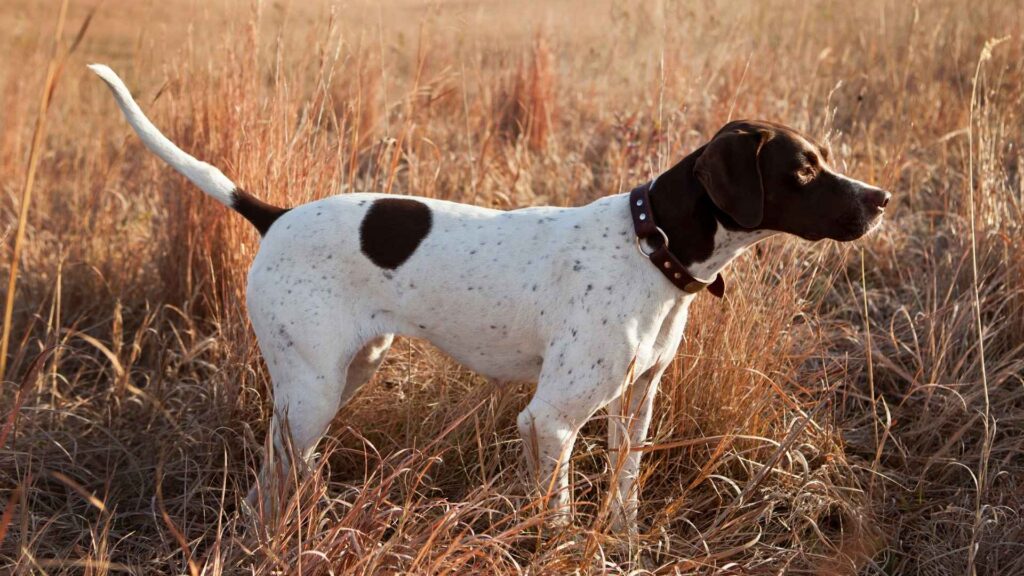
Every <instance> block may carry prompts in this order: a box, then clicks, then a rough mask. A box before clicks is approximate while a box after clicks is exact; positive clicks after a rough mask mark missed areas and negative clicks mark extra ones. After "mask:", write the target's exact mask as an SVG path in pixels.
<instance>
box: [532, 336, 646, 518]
mask: <svg viewBox="0 0 1024 576" xmlns="http://www.w3.org/2000/svg"><path fill="white" fill-rule="evenodd" d="M573 344H574V343H573V342H571V341H570V342H568V343H566V344H562V345H556V346H554V347H553V349H552V350H551V351H549V353H548V354H547V355H546V357H545V361H544V368H543V369H542V371H541V377H540V380H539V381H538V383H537V392H536V393H535V394H534V396H533V398H532V399H531V400H530V404H529V405H528V406H527V407H526V409H525V410H523V411H522V412H520V413H519V418H518V425H519V433H520V435H521V436H522V438H523V453H524V456H525V458H526V461H527V466H529V468H530V470H531V471H532V472H533V474H532V477H533V480H534V481H535V482H536V485H537V488H539V490H540V493H541V494H542V495H544V496H545V497H546V498H547V505H548V508H549V509H550V510H551V512H552V515H551V516H550V522H549V523H550V524H553V525H564V524H567V523H568V522H569V520H570V519H571V514H570V503H571V493H570V486H569V459H570V456H571V455H572V448H573V445H574V444H575V443H576V437H577V436H578V434H579V430H580V428H581V427H582V426H583V424H585V423H586V422H587V420H589V419H590V417H591V416H593V415H594V413H595V412H597V411H598V410H600V409H601V408H603V407H604V406H605V405H607V404H608V402H609V401H611V399H612V398H615V397H616V396H618V395H619V394H620V393H621V389H622V386H623V383H624V381H625V378H626V372H627V371H628V364H629V359H628V358H621V359H618V360H616V359H614V358H612V357H611V356H607V357H604V358H599V359H598V360H595V359H594V354H593V350H586V348H584V347H582V346H575V347H574V346H573ZM620 348H621V349H622V350H629V349H630V348H629V347H628V346H621V347H620ZM588 367H589V368H588Z"/></svg>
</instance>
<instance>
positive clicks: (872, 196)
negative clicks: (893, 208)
mask: <svg viewBox="0 0 1024 576" xmlns="http://www.w3.org/2000/svg"><path fill="white" fill-rule="evenodd" d="M864 199H865V201H866V202H867V204H869V205H870V206H873V207H875V208H877V209H879V210H883V209H885V207H886V206H888V205H889V200H891V199H892V194H891V193H889V192H886V191H885V190H881V189H879V188H868V189H867V190H865V192H864Z"/></svg>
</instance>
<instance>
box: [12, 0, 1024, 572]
mask: <svg viewBox="0 0 1024 576" xmlns="http://www.w3.org/2000/svg"><path fill="white" fill-rule="evenodd" d="M57 6H58V3H57V2H51V1H49V0H47V1H45V2H44V1H41V0H40V1H36V0H14V1H9V2H6V3H4V4H3V7H2V8H0V27H2V29H3V30H4V34H2V35H0V103H2V106H0V190H2V193H3V194H2V197H0V235H2V238H3V242H4V247H5V252H4V254H3V255H2V257H0V272H2V274H0V278H3V279H4V280H6V279H7V278H8V273H9V272H10V269H9V264H10V261H11V253H10V250H11V246H12V243H13V239H14V231H15V226H16V223H17V220H18V213H19V211H20V209H21V204H20V202H21V199H20V198H21V196H20V192H21V187H22V183H23V182H24V180H25V171H26V168H27V159H28V151H29V149H30V145H31V140H32V133H33V127H34V125H35V122H36V118H37V115H36V110H37V109H38V106H39V94H40V93H41V91H42V86H43V83H44V80H45V75H46V70H47V65H48V62H49V58H50V43H51V39H52V37H53V27H54V23H55V20H56V12H57V10H56V8H57ZM627 6H628V7H627ZM90 8H91V5H86V3H85V2H84V1H76V2H72V5H71V11H70V13H69V15H68V25H67V26H68V30H76V29H77V28H78V26H80V24H81V22H82V20H83V19H84V17H85V15H86V13H87V12H88V10H89V9H90ZM1022 18H1024V16H1022V13H1021V11H1020V10H1019V7H1016V6H1014V3H1013V2H1001V1H997V0H988V1H971V0H935V1H929V2H923V3H921V4H919V5H914V4H910V3H905V2H893V1H887V0H867V1H865V2H859V3H839V2H827V1H815V2H806V3H803V2H793V1H782V0H770V1H765V2H725V1H724V0H722V1H719V2H714V1H710V0H709V1H697V2H692V3H681V2H667V1H666V2H657V3H655V2H651V3H642V4H636V5H632V4H628V5H627V4H626V3H619V2H609V3H593V2H583V1H580V0H569V1H564V2H557V3H539V2H538V3H536V4H535V5H533V6H532V7H524V6H520V3H490V2H476V1H470V2H460V3H441V4H436V3H425V2H412V1H404V0H392V1H389V2H385V3H384V4H383V5H381V6H378V5H377V4H375V3H365V2H350V3H340V4H338V5H335V6H333V7H332V5H330V4H328V3H326V2H324V3H322V4H321V3H315V2H310V3H305V2H274V3H262V4H261V3H258V2H257V3H252V4H250V3H246V2H227V1H225V2H215V3H205V2H194V1H193V2H190V1H186V0H173V1H167V2H131V1H129V0H108V1H107V2H105V3H104V4H103V6H102V7H101V9H100V11H99V12H98V13H97V15H96V17H95V19H94V21H93V23H92V27H91V29H90V30H89V31H88V34H87V35H86V37H85V38H84V40H83V42H82V44H81V45H80V46H79V48H78V51H77V52H76V53H75V54H74V55H72V57H71V58H70V60H69V61H68V64H67V66H66V68H65V69H64V74H63V76H62V77H61V78H60V80H59V82H58V85H57V87H56V91H55V92H54V94H53V100H52V103H51V106H50V111H49V117H48V123H47V133H46V137H45V140H44V141H43V146H42V154H41V156H40V157H39V169H38V174H37V176H36V183H35V197H34V199H33V200H32V205H31V206H30V211H29V213H28V219H27V227H26V229H25V241H24V245H23V249H22V253H21V256H20V264H21V266H20V272H19V276H18V291H17V297H16V300H15V309H14V324H13V331H12V340H11V349H10V353H9V357H8V371H7V379H8V381H6V382H4V383H3V388H2V390H0V417H2V418H3V420H2V424H0V425H2V428H0V502H3V503H5V504H4V506H5V507H4V511H3V514H2V515H0V570H3V571H12V572H14V573H48V574H58V573H86V574H107V573H117V572H130V573H136V574H148V573H172V572H173V573H192V574H199V573H202V574H218V573H243V572H244V573H259V574H264V573H297V572H300V571H301V572H303V573H310V574H326V573H330V572H331V571H332V570H333V572H334V573H336V574H337V573H364V574H377V573H389V572H413V573H441V572H446V573H447V572H456V571H457V572H462V573H472V574H476V573H522V572H529V573H532V574H549V573H552V574H553V573H572V572H604V571H608V572H620V571H621V572H627V571H629V570H633V569H636V568H637V567H638V566H645V567H647V568H650V569H652V570H655V571H657V572H659V573H701V574H713V573H729V572H731V573H794V574H795V573H811V574H835V573H840V574H854V573H863V574H968V573H971V572H972V571H973V572H974V573H977V574H1020V573H1022V572H1024V554H1022V542H1024V484H1022V482H1024V456H1022V449H1024V231H1022V225H1024V195H1022V168H1024V153H1022V150H1024V43H1022V29H1021V28H1022ZM1005 35H1011V37H1010V39H1009V40H1008V41H1006V42H1004V43H1003V44H1001V45H999V46H997V47H995V48H994V49H993V51H992V55H991V59H989V60H987V61H984V62H981V63H980V65H979V58H980V56H981V53H982V48H983V46H984V45H985V43H986V41H987V40H989V39H990V38H996V37H1003V36H1005ZM64 42H65V43H66V44H67V43H70V42H71V38H65V40H64ZM91 61H102V62H107V63H110V64H111V65H112V66H113V67H114V68H115V69H117V70H118V71H119V72H120V73H122V75H123V76H124V77H125V78H126V80H127V81H128V83H129V85H131V86H132V87H133V89H134V90H135V92H136V95H137V96H138V97H139V99H140V100H141V101H142V102H143V104H144V107H145V108H146V109H147V110H148V111H149V112H150V113H151V115H152V117H153V118H154V120H155V122H156V123H157V124H158V125H160V126H161V127H162V128H163V129H164V130H165V132H166V133H167V134H168V135H169V136H170V137H171V138H172V139H173V140H175V141H177V142H179V143H181V145H182V147H183V148H185V149H186V150H190V151H193V152H195V153H196V154H197V155H199V156H200V157H203V158H205V159H207V160H209V161H211V162H212V163H214V164H216V165H218V166H221V167H222V168H224V170H225V172H226V173H227V174H229V175H230V176H231V177H232V178H233V179H235V180H236V181H238V182H240V183H241V184H242V185H244V186H245V187H246V188H247V189H248V190H250V191H252V192H254V193H256V194H257V195H259V196H261V197H263V198H265V199H267V200H269V201H271V202H275V203H280V204H291V205H293V204H297V203H300V202H304V201H307V200H310V199H313V198H319V197H322V196H326V195H330V194H337V193H346V192H350V191H356V190H385V191H391V192H396V193H410V194H418V195H425V196H433V197H443V198H450V199H454V200H459V201H466V202H473V203H476V204H480V205H487V206H496V207H502V208H505V207H514V206H524V205H532V204H558V205H576V204H582V203H584V202H587V201H589V200H592V199H594V198H597V197H599V196H602V195H606V194H610V193H616V192H620V191H623V190H626V189H628V188H629V187H630V186H631V185H634V184H636V183H639V182H642V181H644V180H645V179H647V178H648V177H649V176H650V175H651V174H653V173H655V172H657V171H659V170H661V169H664V168H667V167H668V166H669V165H671V164H672V163H673V162H674V161H676V160H678V159H679V158H681V157H682V156H683V155H684V154H685V153H687V152H688V151H690V150H692V149H693V148H694V147H695V146H697V145H698V144H700V143H701V142H702V141H703V140H704V139H705V138H707V137H708V136H709V135H710V134H711V133H712V132H713V131H714V130H715V129H716V128H717V127H718V126H719V125H721V124H722V123H724V122H725V121H726V120H727V119H729V118H735V117H744V116H745V117H762V118H769V119H775V120H779V121H783V122H786V123H789V124H792V125H795V126H797V127H799V128H801V129H804V130H806V131H808V132H810V133H812V134H814V135H816V136H819V137H822V138H824V139H827V140H828V141H829V142H830V143H831V146H832V148H833V151H834V153H835V155H836V156H837V157H838V158H839V159H840V162H841V164H842V165H843V166H844V167H845V168H846V170H847V171H848V172H850V173H852V174H853V175H855V176H857V177H860V178H862V179H865V180H870V181H875V182H879V183H881V184H882V185H884V186H886V187H888V188H890V189H892V190H893V191H894V192H895V193H896V198H895V202H894V206H893V209H892V210H891V216H890V217H889V219H888V222H887V224H886V225H885V226H884V228H883V229H882V230H881V231H880V232H878V233H876V234H874V235H872V236H871V237H869V238H866V239H864V240H862V241H860V242H858V243H856V244H853V245H843V246H840V245H836V244H829V243H821V244H815V245H810V244H806V243H802V242H799V241H796V240H790V239H775V240H772V241H771V242H770V243H768V244H767V245H764V246H761V247H759V248H758V249H757V250H756V251H754V253H752V254H750V255H749V256H747V257H744V258H742V259H741V261H740V262H738V263H737V264H735V265H734V266H733V267H732V269H731V271H730V273H729V274H728V281H729V285H730V290H729V296H728V298H727V299H726V300H725V301H724V302H719V301H713V300H712V299H709V298H703V297H702V298H698V303H697V305H696V306H695V309H694V310H693V311H692V314H691V325H690V326H689V328H688V335H689V337H688V339H687V341H686V343H685V344H684V346H683V348H682V349H681V351H680V355H679V358H678V360H677V362H676V364H675V366H674V367H673V369H671V370H670V372H669V373H668V374H667V376H666V379H665V382H664V385H663V390H662V393H661V395H660V398H659V403H658V409H657V413H656V417H655V424H654V426H653V438H652V441H651V444H650V446H649V447H648V448H647V450H648V453H647V458H646V460H645V464H644V475H645V479H646V480H645V483H644V490H643V498H642V508H641V518H642V519H643V521H644V523H645V527H644V529H643V534H642V538H641V550H640V554H639V555H638V556H634V557H633V558H629V557H627V556H626V555H623V554H622V553H620V552H619V551H620V550H621V546H620V544H621V542H619V541H618V540H616V538H615V537H614V536H613V535H612V534H610V533H609V531H608V528H607V522H606V517H605V511H606V507H605V504H606V502H605V499H604V495H605V494H606V489H605V488H606V486H605V484H606V479H605V478H606V475H605V471H606V469H607V468H608V466H609V465H610V464H609V458H608V457H607V454H606V452H605V448H604V446H603V430H604V423H603V422H601V420H600V419H598V420H596V421H595V422H593V423H592V424H590V425H588V427H587V428H586V430H585V434H584V438H583V441H582V442H580V444H579V446H578V449H577V451H576V455H575V458H574V460H573V478H574V480H575V499H576V511H577V522H576V525H575V527H574V528H572V529H570V530H567V531H562V532H552V531H551V530H550V529H544V528H543V527H542V526H541V522H540V521H541V520H542V518H541V517H540V515H539V514H538V512H537V506H536V505H535V503H531V502H530V501H529V500H528V499H527V498H526V497H525V496H524V489H523V487H522V486H521V483H520V480H519V478H520V468H519V462H518V458H519V457H518V454H519V450H518V448H519V447H518V445H517V443H518V440H517V439H516V435H515V433H514V428H515V427H514V416H515V414H516V412H517V411H518V410H519V409H521V407H522V406H523V405H524V404H525V402H526V399H527V396H528V393H529V387H528V386H527V385H520V386H514V387H508V388H503V389H494V388H493V387H491V386H490V385H489V384H487V383H486V382H485V381H484V380H482V379H480V378H478V377H476V376H473V375H472V374H470V373H467V372H466V371H465V370H463V369H461V368H459V367H458V366H456V365H455V364H454V363H453V362H451V361H450V360H447V359H446V358H445V357H443V356H442V355H441V354H439V353H438V352H436V351H435V350H433V349H431V348H430V347H428V346H427V345H426V344H424V343H421V342H414V341H405V342H402V343H401V344H400V345H398V346H396V349H395V350H394V351H393V352H392V354H391V356H390V357H389V360H388V361H387V363H386V364H385V366H384V368H383V369H382V370H381V373H380V374H379V375H378V377H377V378H376V379H375V381H374V383H373V384H371V385H370V386H368V387H367V389H365V390H364V391H363V392H362V393H361V394H360V396H359V397H358V398H357V399H356V400H355V401H354V402H353V403H352V404H351V405H350V406H348V407H347V408H345V409H344V410H343V411H342V413H341V414H340V415H339V417H338V419H337V420H336V423H335V426H334V427H333V428H332V430H331V432H330V434H329V438H328V439H327V440H326V441H325V442H324V443H323V444H322V446H321V447H322V453H323V457H322V458H321V459H320V461H319V462H320V467H321V470H320V473H319V474H317V475H315V476H314V477H313V479H311V480H310V481H309V482H307V483H306V484H304V485H303V487H302V489H301V491H300V492H299V494H297V495H296V497H295V498H294V499H293V500H292V501H291V503H290V506H289V508H288V512H287V514H285V515H284V517H283V518H281V519H280V521H279V522H278V524H277V525H275V526H273V527H272V528H271V529H269V530H264V529H262V528H258V527H256V526H253V525H251V520H250V519H248V518H246V517H245V516H244V515H240V514H239V513H238V512H237V511H238V509H239V505H240V499H241V497H242V495H244V494H245V491H246V490H247V488H248V486H249V484H250V482H251V481H252V480H253V478H254V473H253V469H254V467H255V466H256V464H257V461H258V459H259V454H260V452H261V450H262V439H263V435H264V432H265V430H266V427H267V422H268V415H269V414H268V411H269V399H270V394H269V390H268V386H269V382H268V378H267V375H266V372H265V370H264V368H263V366H262V364H261V361H260V359H259V355H258V353H257V350H256V347H255V342H254V340H253V337H252V334H251V331H250V329H249V327H248V323H247V321H246V318H245V314H244V299H243V282H244V278H245V273H246V270H247V267H248V263H249V260H250V259H251V257H252V255H253V253H254V250H255V248H256V242H257V238H256V235H255V233H254V232H253V231H252V230H251V229H250V228H249V227H248V224H246V223H245V222H243V221H242V219H241V218H238V217H237V216H235V215H231V214H229V213H228V212H227V211H225V210H224V209H223V208H222V207H221V206H219V205H216V203H214V202H212V201H210V200H209V199H208V198H205V197H203V195H202V194H200V193H199V192H198V191H196V190H194V189H192V188H191V187H190V186H189V185H188V184H187V183H186V182H185V181H184V179H182V178H180V177H178V176H177V175H175V174H173V173H172V172H171V171H170V170H169V169H167V168H166V167H165V166H164V165H163V164H161V163H160V162H159V161H158V160H155V159H154V158H152V157H151V156H150V155H149V154H148V153H146V152H145V151H144V150H143V149H142V147H141V146H140V144H139V143H138V141H137V139H136V138H135V137H134V135H131V134H130V133H129V130H128V128H127V127H126V126H125V124H124V122H123V121H122V120H121V118H120V115H119V113H118V111H117V110H116V109H115V107H114V105H113V103H112V102H111V100H110V97H109V94H108V93H107V91H106V88H105V87H104V86H103V85H102V83H101V82H99V81H98V80H96V79H95V78H93V77H91V76H90V75H89V74H88V73H87V71H86V70H85V68H84V64H85V63H86V62H91ZM976 71H977V72H978V75H977V82H976V83H975V73H976ZM972 96H973V105H972ZM972 215H973V218H972ZM972 224H973V227H972ZM972 245H974V246H975V247H976V265H974V264H972V251H971V247H972ZM975 290H976V291H977V292H976V294H977V298H976V299H975ZM979 327H980V330H979ZM982 344H983V345H984V347H983V349H984V355H983V356H984V357H982V354H981V353H980V350H981V349H982ZM983 374H984V376H985V377H984V379H983Z"/></svg>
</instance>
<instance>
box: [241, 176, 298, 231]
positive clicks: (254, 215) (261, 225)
mask: <svg viewBox="0 0 1024 576" xmlns="http://www.w3.org/2000/svg"><path fill="white" fill-rule="evenodd" d="M231 207H232V208H234V209H235V212H238V213H239V214H241V215H242V216H244V217H245V219H246V220H248V221H249V222H251V223H252V225H253V226H255V227H256V230H258V231H259V233H260V236H266V234H267V230H270V227H271V226H273V225H274V222H277V219H278V218H280V217H281V216H283V215H284V213H285V212H287V211H288V208H281V207H279V206H274V205H272V204H267V203H266V202H264V201H262V200H260V199H259V198H257V197H255V196H253V195H252V194H249V193H248V192H246V191H245V190H242V189H241V188H235V191H234V192H232V193H231Z"/></svg>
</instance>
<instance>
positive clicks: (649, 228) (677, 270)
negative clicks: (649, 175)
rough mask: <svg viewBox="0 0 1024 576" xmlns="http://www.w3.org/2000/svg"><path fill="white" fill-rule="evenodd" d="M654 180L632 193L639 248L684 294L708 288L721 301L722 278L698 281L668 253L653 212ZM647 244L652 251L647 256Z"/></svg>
mask: <svg viewBox="0 0 1024 576" xmlns="http://www.w3.org/2000/svg"><path fill="white" fill-rule="evenodd" d="M654 182H655V181H654V180H652V181H650V182H648V183H647V184H643V185H641V186H638V187H636V188H634V189H633V191H632V192H630V193H629V212H630V214H632V215H633V229H634V230H636V246H637V249H639V250H640V253H641V254H643V255H644V256H646V257H647V258H648V259H649V260H650V261H651V263H652V264H654V266H655V267H656V268H657V269H658V270H660V271H661V273H662V274H664V275H665V277H666V278H668V280H669V282H671V283H673V284H675V286H676V288H679V289H680V290H682V291H683V292H686V293H688V294H696V293H697V292H700V291H701V290H703V289H705V288H707V289H708V292H711V293H712V294H714V295H715V296H717V297H718V298H721V297H722V295H723V294H725V281H724V280H722V275H721V274H719V275H717V276H715V279H714V280H713V281H711V282H705V281H703V280H698V279H697V278H694V277H693V276H692V275H690V273H689V272H687V271H686V266H684V265H683V263H682V262H680V261H679V259H678V258H676V257H675V256H674V255H673V254H672V253H671V252H669V250H668V236H667V235H666V234H665V231H664V230H662V229H661V228H659V227H658V225H657V224H656V223H655V222H654V211H653V210H652V209H651V198H650V195H649V193H650V191H651V189H653V188H654ZM644 242H646V243H647V245H648V246H649V247H651V248H654V250H653V251H651V252H645V251H644V247H643V244H644Z"/></svg>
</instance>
